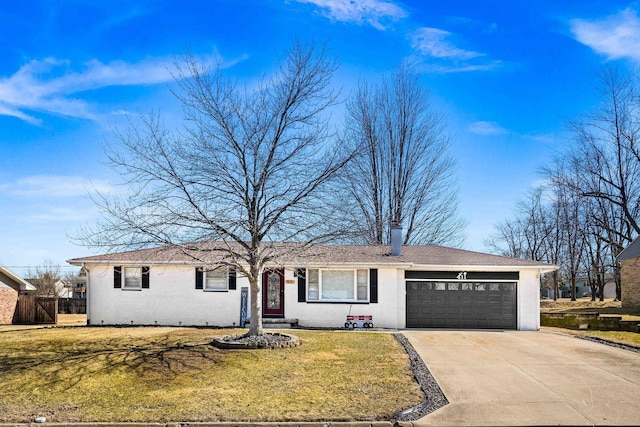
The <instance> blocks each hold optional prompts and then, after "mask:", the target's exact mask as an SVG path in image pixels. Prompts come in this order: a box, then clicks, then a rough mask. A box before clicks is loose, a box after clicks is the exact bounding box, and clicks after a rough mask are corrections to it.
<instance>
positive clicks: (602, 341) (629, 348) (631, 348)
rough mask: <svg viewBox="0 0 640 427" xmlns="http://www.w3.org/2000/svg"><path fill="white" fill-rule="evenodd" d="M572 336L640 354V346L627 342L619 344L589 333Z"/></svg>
mask: <svg viewBox="0 0 640 427" xmlns="http://www.w3.org/2000/svg"><path fill="white" fill-rule="evenodd" d="M574 336H575V337H576V338H580V339H581V340H585V341H591V342H595V343H598V344H604V345H608V346H610V347H616V348H620V349H622V350H627V351H633V352H634V353H638V354H640V347H634V346H632V345H627V344H620V343H618V342H614V341H609V340H605V339H603V338H599V337H593V336H590V335H574Z"/></svg>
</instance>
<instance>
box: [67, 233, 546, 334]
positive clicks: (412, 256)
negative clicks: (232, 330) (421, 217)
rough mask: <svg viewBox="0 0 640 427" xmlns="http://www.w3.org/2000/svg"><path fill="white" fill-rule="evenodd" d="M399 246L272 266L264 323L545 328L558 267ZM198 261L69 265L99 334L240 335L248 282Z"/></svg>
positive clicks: (318, 254)
mask: <svg viewBox="0 0 640 427" xmlns="http://www.w3.org/2000/svg"><path fill="white" fill-rule="evenodd" d="M219 244H220V243H216V242H209V243H207V244H202V245H203V246H204V245H207V246H208V247H209V248H211V247H214V246H215V245H219ZM274 245H275V246H283V247H284V246H286V247H287V250H288V252H289V253H292V252H295V250H292V248H293V249H295V248H296V246H295V244H291V243H289V244H282V243H275V244H274ZM393 247H394V253H397V255H391V254H390V247H389V246H329V245H318V246H314V247H313V254H311V253H310V252H309V251H307V252H305V254H304V255H299V256H295V257H294V256H290V257H288V258H289V260H286V261H282V265H273V268H272V269H270V270H268V271H265V272H264V273H263V278H262V279H263V280H262V311H263V313H262V314H263V317H264V318H265V319H270V318H274V319H293V321H297V323H298V324H299V325H300V326H307V327H341V326H344V324H345V320H346V316H347V315H371V316H373V324H374V326H376V327H383V328H417V327H419V328H422V327H425V328H428V327H434V328H499V329H519V330H537V329H539V326H540V304H539V301H540V296H539V289H540V275H541V274H543V273H546V272H550V271H553V270H554V269H555V268H556V267H555V266H552V265H549V264H544V263H540V262H534V261H525V260H520V259H515V258H506V257H501V256H496V255H489V254H484V253H478V252H471V251H465V250H460V249H451V248H445V247H441V246H401V245H399V244H398V245H394V246H393ZM201 253H202V252H200V254H201ZM192 260H193V258H192V257H190V256H188V255H187V254H185V253H184V251H180V250H178V249H175V248H158V249H144V250H138V251H130V252H121V253H113V254H106V255H97V256H90V257H85V258H75V259H71V260H69V261H68V262H69V263H70V264H73V265H76V266H82V267H83V268H84V269H85V271H88V276H87V277H88V279H87V318H88V320H87V322H88V323H89V324H91V325H118V324H127V325H132V324H133V325H156V324H157V325H201V326H206V325H208V326H233V325H239V324H240V323H241V321H242V320H243V319H245V318H248V317H250V314H249V313H246V310H248V309H250V308H248V307H247V304H246V300H247V293H248V287H249V282H248V279H247V278H246V277H242V276H240V275H239V274H236V273H235V271H233V270H231V269H227V268H226V267H222V268H217V269H214V270H206V269H204V268H203V265H201V264H199V263H196V262H194V261H192ZM210 262H212V261H210ZM210 262H209V263H208V264H209V265H211V264H210ZM245 314H246V317H244V315H245ZM283 321H284V320H283Z"/></svg>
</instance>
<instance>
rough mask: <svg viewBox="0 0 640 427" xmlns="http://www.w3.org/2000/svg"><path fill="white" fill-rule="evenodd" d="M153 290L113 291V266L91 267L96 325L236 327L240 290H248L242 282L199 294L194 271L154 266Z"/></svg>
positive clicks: (92, 316) (92, 318)
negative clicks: (230, 288)
mask: <svg viewBox="0 0 640 427" xmlns="http://www.w3.org/2000/svg"><path fill="white" fill-rule="evenodd" d="M149 284H150V285H149V289H141V290H123V289H117V288H114V287H113V266H93V267H91V268H90V282H89V287H90V289H89V292H88V294H87V297H88V306H89V314H88V317H89V321H90V323H91V325H101V324H104V325H130V324H132V323H133V324H134V325H155V324H156V322H157V324H158V325H185V326H186V325H200V326H205V325H209V326H232V325H233V324H234V323H235V324H236V325H237V324H238V322H239V320H240V319H239V317H240V314H239V313H240V288H241V287H242V286H249V282H248V280H247V279H246V278H241V277H238V281H237V289H236V290H229V291H227V292H206V291H203V290H202V289H195V267H187V266H151V268H150V270H149Z"/></svg>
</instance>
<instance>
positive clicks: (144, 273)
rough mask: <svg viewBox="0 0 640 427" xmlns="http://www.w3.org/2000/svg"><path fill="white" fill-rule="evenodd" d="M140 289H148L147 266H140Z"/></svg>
mask: <svg viewBox="0 0 640 427" xmlns="http://www.w3.org/2000/svg"><path fill="white" fill-rule="evenodd" d="M142 289H149V267H142Z"/></svg>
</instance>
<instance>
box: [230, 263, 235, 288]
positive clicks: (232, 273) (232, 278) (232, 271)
mask: <svg viewBox="0 0 640 427" xmlns="http://www.w3.org/2000/svg"><path fill="white" fill-rule="evenodd" d="M235 288H236V269H235V268H231V267H229V289H235Z"/></svg>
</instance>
